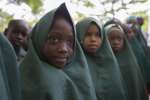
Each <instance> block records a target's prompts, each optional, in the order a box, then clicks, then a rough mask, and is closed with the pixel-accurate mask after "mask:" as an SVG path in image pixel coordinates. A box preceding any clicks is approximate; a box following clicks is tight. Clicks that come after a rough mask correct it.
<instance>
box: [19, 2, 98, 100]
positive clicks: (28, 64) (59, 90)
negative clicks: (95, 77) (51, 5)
mask: <svg viewBox="0 0 150 100" xmlns="http://www.w3.org/2000/svg"><path fill="white" fill-rule="evenodd" d="M56 14H58V16H59V15H60V14H61V16H63V17H64V18H65V19H66V20H68V21H69V22H70V24H71V25H72V27H73V33H74V36H75V30H74V25H73V21H72V19H71V17H70V15H69V12H68V10H67V8H66V6H65V4H64V3H63V4H62V5H60V6H59V7H58V8H57V9H55V10H52V11H51V12H49V13H47V14H46V15H45V16H44V17H42V18H41V20H40V21H39V22H38V23H37V24H36V25H35V27H34V28H33V31H32V38H31V40H30V43H29V50H28V53H27V55H26V56H25V58H24V60H23V62H22V63H21V65H20V71H21V78H22V99H23V100H96V96H95V93H94V87H93V84H92V81H91V77H90V75H89V70H88V68H87V64H86V61H85V58H84V55H83V53H82V50H81V48H80V46H79V44H78V42H77V41H76V36H75V37H74V38H75V39H74V40H75V41H74V43H75V45H74V49H75V52H74V55H73V56H72V58H71V60H70V62H69V63H68V64H67V65H66V66H65V67H64V69H58V68H56V67H55V66H53V65H50V64H48V63H47V62H44V61H43V59H44V58H43V56H42V53H41V51H40V50H41V48H42V46H43V43H44V41H45V40H46V36H47V35H48V32H49V29H50V27H51V26H52V23H53V21H54V18H55V15H56ZM54 59H55V58H54Z"/></svg>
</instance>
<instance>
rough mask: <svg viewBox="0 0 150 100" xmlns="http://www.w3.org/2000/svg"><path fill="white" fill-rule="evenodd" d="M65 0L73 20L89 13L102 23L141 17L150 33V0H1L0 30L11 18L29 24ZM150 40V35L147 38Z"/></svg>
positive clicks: (1, 30) (144, 26)
mask: <svg viewBox="0 0 150 100" xmlns="http://www.w3.org/2000/svg"><path fill="white" fill-rule="evenodd" d="M62 2H66V4H67V7H68V9H69V12H70V13H71V16H72V18H73V19H74V21H75V23H76V22H77V21H79V20H81V19H83V18H84V17H87V16H92V17H95V18H97V19H99V20H101V21H102V22H105V21H107V20H108V19H110V18H113V17H115V18H118V19H120V20H121V21H122V22H124V21H125V20H126V18H127V17H129V16H133V15H135V16H142V17H143V18H144V25H143V27H142V28H143V30H144V31H145V32H148V33H150V27H148V26H150V0H0V32H3V31H4V29H5V28H6V27H7V24H8V22H9V21H10V20H11V19H14V18H15V19H24V20H26V21H27V22H28V23H29V25H30V26H31V27H32V26H33V25H34V24H35V23H36V22H37V21H38V20H39V19H40V18H41V16H43V15H44V14H45V13H47V12H48V11H50V10H52V9H54V8H56V7H58V6H59V5H60V4H61V3H62ZM148 40H149V43H150V38H149V39H148Z"/></svg>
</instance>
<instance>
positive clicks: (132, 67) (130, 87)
mask: <svg viewBox="0 0 150 100" xmlns="http://www.w3.org/2000/svg"><path fill="white" fill-rule="evenodd" d="M111 31H116V32H118V33H120V34H122V35H123V36H124V48H123V49H122V50H121V51H120V52H117V53H116V54H115V56H116V58H117V61H118V63H119V66H120V70H121V72H122V75H123V79H124V82H125V85H126V90H127V93H128V100H148V95H147V94H146V90H145V83H144V80H143V77H142V74H141V70H140V68H139V65H138V63H137V61H136V58H135V55H134V54H133V51H132V49H131V47H130V45H129V43H128V40H127V39H126V37H125V35H124V32H123V30H122V28H121V27H120V26H119V25H115V24H110V25H108V26H107V27H106V34H107V35H109V33H110V32H111Z"/></svg>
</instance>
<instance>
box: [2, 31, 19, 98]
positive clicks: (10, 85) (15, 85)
mask: <svg viewBox="0 0 150 100" xmlns="http://www.w3.org/2000/svg"><path fill="white" fill-rule="evenodd" d="M17 68H18V67H17V58H16V55H15V52H14V50H13V47H12V46H11V44H10V43H9V42H8V40H7V39H6V38H5V37H4V36H3V35H2V34H1V33H0V100H20V85H19V73H18V72H19V71H18V69H17Z"/></svg>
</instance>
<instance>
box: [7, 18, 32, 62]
mask: <svg viewBox="0 0 150 100" xmlns="http://www.w3.org/2000/svg"><path fill="white" fill-rule="evenodd" d="M29 31H30V28H29V26H28V25H27V23H26V22H25V21H24V20H20V19H14V20H11V21H10V22H9V24H8V27H7V28H6V29H5V32H4V34H5V35H6V37H7V38H8V40H9V41H10V42H11V44H12V45H13V47H14V49H15V52H16V55H17V60H18V62H20V61H21V60H22V59H23V58H24V56H25V54H26V51H27V38H28V35H29Z"/></svg>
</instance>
